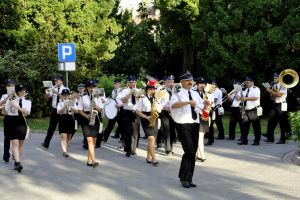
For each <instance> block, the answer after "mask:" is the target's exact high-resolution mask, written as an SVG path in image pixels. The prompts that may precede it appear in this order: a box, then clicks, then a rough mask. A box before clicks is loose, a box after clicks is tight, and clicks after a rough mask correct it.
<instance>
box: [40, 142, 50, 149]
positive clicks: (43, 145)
mask: <svg viewBox="0 0 300 200" xmlns="http://www.w3.org/2000/svg"><path fill="white" fill-rule="evenodd" d="M41 145H42V147H44V148H45V149H48V147H49V146H47V145H45V143H41Z"/></svg>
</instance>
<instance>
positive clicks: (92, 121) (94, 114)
mask: <svg viewBox="0 0 300 200" xmlns="http://www.w3.org/2000/svg"><path fill="white" fill-rule="evenodd" d="M94 98H95V92H94V90H93V92H92V99H91V107H92V109H91V113H90V121H89V125H90V126H94V125H95V122H96V117H97V116H98V111H97V110H96V109H95V100H94Z"/></svg>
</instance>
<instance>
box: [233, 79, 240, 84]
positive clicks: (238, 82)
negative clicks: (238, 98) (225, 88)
mask: <svg viewBox="0 0 300 200" xmlns="http://www.w3.org/2000/svg"><path fill="white" fill-rule="evenodd" d="M233 84H238V85H240V84H241V81H238V80H234V81H233Z"/></svg>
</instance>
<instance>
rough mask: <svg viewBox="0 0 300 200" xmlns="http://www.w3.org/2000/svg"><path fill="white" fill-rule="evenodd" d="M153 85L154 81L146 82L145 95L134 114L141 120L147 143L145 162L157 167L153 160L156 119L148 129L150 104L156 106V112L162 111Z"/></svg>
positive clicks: (156, 129) (154, 159) (156, 127)
mask: <svg viewBox="0 0 300 200" xmlns="http://www.w3.org/2000/svg"><path fill="white" fill-rule="evenodd" d="M155 84H156V81H154V80H150V81H148V84H147V86H146V89H145V91H146V94H145V95H143V96H142V97H141V98H140V100H139V101H138V103H137V104H136V114H137V115H138V116H139V117H140V118H141V123H142V127H143V129H144V132H145V135H146V137H147V141H148V147H147V158H146V162H147V163H149V164H153V165H154V166H157V165H158V161H157V160H156V158H155V139H156V136H157V132H158V119H156V122H155V126H154V127H149V123H150V118H151V117H150V114H151V108H152V104H153V103H155V104H156V109H157V111H158V112H161V110H162V105H161V104H160V103H159V102H158V101H157V99H155V98H154V94H155Z"/></svg>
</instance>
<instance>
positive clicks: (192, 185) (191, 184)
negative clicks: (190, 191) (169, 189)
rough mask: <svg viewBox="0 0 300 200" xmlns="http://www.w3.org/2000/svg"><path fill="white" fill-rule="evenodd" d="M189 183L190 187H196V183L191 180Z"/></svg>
mask: <svg viewBox="0 0 300 200" xmlns="http://www.w3.org/2000/svg"><path fill="white" fill-rule="evenodd" d="M189 184H190V186H191V187H197V185H196V184H194V183H193V182H192V181H191V182H189Z"/></svg>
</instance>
